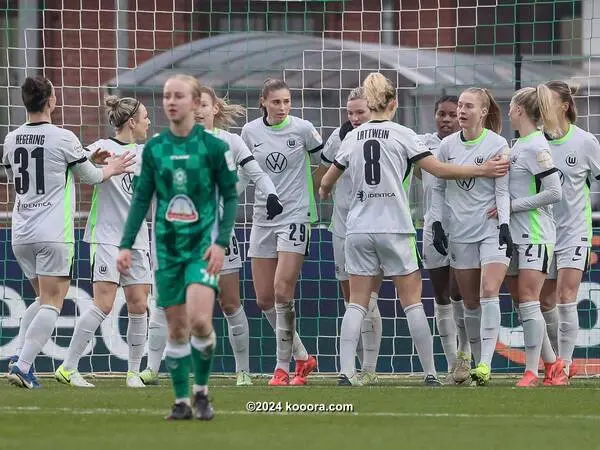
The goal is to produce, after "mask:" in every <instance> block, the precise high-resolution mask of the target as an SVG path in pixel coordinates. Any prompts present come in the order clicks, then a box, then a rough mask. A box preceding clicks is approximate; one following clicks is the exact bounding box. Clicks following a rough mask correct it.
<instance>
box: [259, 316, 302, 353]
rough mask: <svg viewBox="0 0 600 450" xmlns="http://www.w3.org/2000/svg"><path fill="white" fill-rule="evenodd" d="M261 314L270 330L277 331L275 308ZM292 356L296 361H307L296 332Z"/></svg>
mask: <svg viewBox="0 0 600 450" xmlns="http://www.w3.org/2000/svg"><path fill="white" fill-rule="evenodd" d="M263 314H264V315H265V317H266V318H267V322H269V325H271V328H273V331H275V330H276V329H277V312H276V311H275V307H273V308H270V309H267V310H265V311H263ZM292 355H293V356H294V359H295V360H296V361H306V360H307V359H308V352H307V351H306V347H304V344H303V343H302V340H301V339H300V335H298V331H296V332H295V333H294V344H293V347H292Z"/></svg>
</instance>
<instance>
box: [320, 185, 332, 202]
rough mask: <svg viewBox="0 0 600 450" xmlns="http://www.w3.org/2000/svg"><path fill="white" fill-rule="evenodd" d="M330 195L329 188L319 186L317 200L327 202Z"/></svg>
mask: <svg viewBox="0 0 600 450" xmlns="http://www.w3.org/2000/svg"><path fill="white" fill-rule="evenodd" d="M330 194H331V188H330V187H329V186H325V185H323V184H322V185H321V186H319V198H320V199H321V200H327V199H328V198H329V195H330Z"/></svg>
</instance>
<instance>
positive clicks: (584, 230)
mask: <svg viewBox="0 0 600 450" xmlns="http://www.w3.org/2000/svg"><path fill="white" fill-rule="evenodd" d="M548 144H549V145H550V150H551V151H552V159H553V161H554V165H555V166H556V168H557V169H558V170H559V174H560V181H561V184H562V189H563V196H562V200H561V201H560V202H558V203H556V204H555V205H553V213H554V221H555V223H556V247H555V250H562V249H565V248H568V247H579V246H583V247H590V246H591V245H592V207H591V202H590V180H591V178H592V177H593V178H595V179H600V145H599V144H598V140H597V139H596V138H595V137H594V136H593V135H592V134H590V133H588V132H587V131H584V130H582V129H581V128H579V127H577V126H575V125H571V126H570V127H569V131H568V132H567V134H566V135H565V136H563V137H562V138H560V139H555V140H552V141H549V142H548Z"/></svg>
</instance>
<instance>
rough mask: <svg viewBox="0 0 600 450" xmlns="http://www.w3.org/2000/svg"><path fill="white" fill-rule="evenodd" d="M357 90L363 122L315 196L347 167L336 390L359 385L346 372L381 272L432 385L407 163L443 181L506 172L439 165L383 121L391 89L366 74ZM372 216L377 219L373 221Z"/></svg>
mask: <svg viewBox="0 0 600 450" xmlns="http://www.w3.org/2000/svg"><path fill="white" fill-rule="evenodd" d="M363 87H364V88H365V93H366V97H367V104H368V106H369V109H370V110H371V121H370V122H367V123H365V124H363V125H361V126H359V127H358V128H356V129H354V130H353V131H351V132H350V133H349V134H348V135H347V136H346V138H345V139H344V141H343V142H342V147H341V149H340V152H339V153H338V156H336V159H335V161H334V163H333V165H332V166H331V167H330V168H329V170H328V171H327V173H326V174H325V176H324V177H323V180H322V182H321V187H320V191H319V192H320V195H321V198H327V197H328V195H329V193H330V192H331V189H332V187H333V185H334V183H335V182H336V181H337V180H338V179H339V177H340V176H341V175H342V173H343V171H344V170H345V169H346V168H348V171H349V175H350V180H351V184H352V203H351V205H350V211H349V213H348V218H347V234H346V247H345V254H346V268H347V270H348V273H349V274H350V305H349V306H348V308H347V309H346V313H345V314H344V318H343V320H342V329H341V335H340V361H341V374H340V378H339V381H338V384H340V385H360V384H361V383H360V380H359V379H358V377H357V376H356V374H355V370H354V355H355V352H356V345H357V343H358V338H359V335H360V329H361V323H362V321H363V318H364V316H365V314H366V307H367V305H368V304H369V299H370V295H371V290H372V286H373V281H374V279H375V277H376V276H378V275H379V273H380V271H381V270H383V272H384V275H385V276H391V277H392V280H393V282H394V284H395V285H396V289H397V292H398V297H399V298H400V302H401V304H402V306H403V308H404V312H405V314H406V318H407V321H408V327H409V330H410V333H411V336H412V338H413V342H414V343H415V346H416V348H417V352H418V354H419V358H420V360H421V365H422V366H423V371H424V372H425V375H426V377H425V383H426V384H428V385H439V381H438V380H437V377H436V371H435V367H434V363H433V339H432V337H431V331H430V330H429V325H428V323H427V318H426V316H425V311H424V309H423V305H422V303H421V288H422V286H421V273H420V271H419V258H418V253H417V248H416V243H415V229H414V227H413V224H412V219H411V216H410V209H409V206H408V199H407V194H406V191H405V190H404V189H403V186H402V182H403V180H404V178H405V176H406V175H407V174H409V173H410V167H411V166H412V165H413V164H418V165H419V167H421V168H422V169H425V170H427V171H428V172H429V173H431V174H433V175H435V176H438V177H445V178H446V177H472V176H485V175H490V176H492V175H493V176H498V175H502V174H503V173H506V170H507V168H508V164H507V162H501V161H493V162H489V163H488V164H486V165H485V166H484V165H479V166H477V165H476V166H471V167H464V166H457V165H450V164H442V163H440V162H439V161H438V160H437V159H436V158H435V157H434V156H432V154H431V152H430V151H429V150H428V149H427V148H426V147H425V146H423V145H422V144H421V143H420V142H419V141H418V139H417V136H416V134H415V133H414V132H413V131H412V130H410V129H408V128H406V127H403V126H401V125H398V124H396V123H393V122H391V121H390V120H391V119H392V118H393V117H394V114H395V112H396V108H397V105H398V102H397V100H396V89H395V88H394V86H393V85H392V83H391V82H390V81H389V80H388V79H387V78H385V77H384V76H383V75H381V74H380V73H372V74H370V75H369V76H368V77H367V78H366V79H365V81H364V83H363ZM382 212H385V214H382ZM373 217H377V220H376V221H373Z"/></svg>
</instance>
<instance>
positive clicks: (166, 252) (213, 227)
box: [120, 125, 237, 270]
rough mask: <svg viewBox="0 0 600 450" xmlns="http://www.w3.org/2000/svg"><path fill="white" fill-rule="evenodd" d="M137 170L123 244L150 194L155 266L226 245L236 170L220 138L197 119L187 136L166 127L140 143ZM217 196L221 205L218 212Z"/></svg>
mask: <svg viewBox="0 0 600 450" xmlns="http://www.w3.org/2000/svg"><path fill="white" fill-rule="evenodd" d="M136 175H137V176H136V177H135V179H134V192H133V198H132V201H131V209H130V210H129V215H128V217H127V222H126V224H125V229H124V231H123V238H122V240H121V245H120V247H121V248H127V249H130V248H131V247H132V246H133V243H134V242H135V238H136V236H137V233H138V230H139V228H140V226H141V224H142V222H143V220H144V217H145V216H146V213H147V212H148V208H149V207H150V203H151V201H152V198H153V195H155V196H156V207H155V208H154V217H153V227H152V228H153V233H154V236H153V242H154V254H155V260H156V262H157V264H158V266H157V267H156V269H157V270H158V269H164V268H167V267H169V266H171V265H175V264H180V263H184V262H186V261H189V260H192V259H201V258H202V257H203V256H204V252H205V251H206V249H207V248H208V246H210V245H211V244H212V243H217V244H219V245H221V246H222V247H227V246H228V245H229V240H230V238H231V233H232V229H233V224H234V221H235V215H236V209H237V193H236V188H235V186H236V182H237V175H236V167H235V162H234V160H233V157H232V155H231V152H230V151H229V146H228V145H227V144H226V143H225V142H224V141H223V140H221V139H219V138H217V137H215V136H213V135H212V134H210V133H208V132H206V131H205V130H204V128H203V127H202V126H200V125H195V126H194V128H193V129H192V131H191V132H190V134H188V135H187V136H186V137H179V136H175V135H174V134H173V133H172V132H171V131H170V130H165V131H163V132H162V133H161V134H160V135H158V136H156V137H154V138H152V139H151V140H150V141H149V142H148V143H147V144H146V146H145V147H144V151H143V153H142V164H141V168H140V172H139V174H136ZM219 198H222V199H223V206H224V210H223V214H222V215H221V216H220V215H219ZM219 216H220V217H219Z"/></svg>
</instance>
